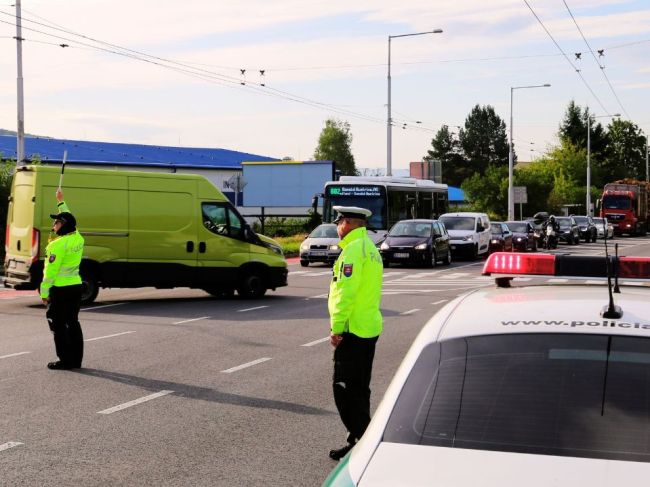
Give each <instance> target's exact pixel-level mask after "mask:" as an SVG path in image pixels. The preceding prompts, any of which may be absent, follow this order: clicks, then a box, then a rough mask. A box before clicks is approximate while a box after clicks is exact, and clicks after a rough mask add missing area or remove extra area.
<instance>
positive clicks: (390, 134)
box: [386, 29, 442, 176]
mask: <svg viewBox="0 0 650 487" xmlns="http://www.w3.org/2000/svg"><path fill="white" fill-rule="evenodd" d="M441 33H442V29H434V30H429V31H427V32H416V33H414V34H400V35H396V36H388V104H387V107H388V119H387V122H386V123H387V127H386V130H387V143H386V145H387V147H386V153H387V154H386V176H392V175H393V146H392V143H393V140H392V139H393V118H392V116H391V111H390V91H391V87H390V43H391V40H392V39H396V38H398V37H412V36H421V35H425V34H441Z"/></svg>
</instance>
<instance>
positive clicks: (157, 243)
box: [4, 165, 288, 303]
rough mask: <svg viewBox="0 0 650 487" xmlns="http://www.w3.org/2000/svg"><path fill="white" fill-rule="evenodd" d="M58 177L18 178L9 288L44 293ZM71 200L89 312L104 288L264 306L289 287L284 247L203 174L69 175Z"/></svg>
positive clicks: (10, 228) (8, 245)
mask: <svg viewBox="0 0 650 487" xmlns="http://www.w3.org/2000/svg"><path fill="white" fill-rule="evenodd" d="M59 178H60V168H58V167H51V166H43V165H27V166H22V167H18V168H17V170H16V174H15V175H14V179H13V183H12V189H11V196H10V197H9V208H8V212H7V229H6V236H5V237H6V238H5V254H6V255H5V261H4V271H5V278H4V284H5V287H11V288H15V289H37V288H38V286H39V285H40V282H41V279H42V276H43V259H44V256H45V247H46V246H47V243H48V241H49V240H50V239H51V238H53V237H54V235H52V234H51V233H50V232H51V226H52V220H51V219H50V217H49V215H50V214H51V213H55V212H56V198H55V193H56V189H57V187H58V184H59ZM62 189H63V192H64V197H65V201H66V203H67V204H68V206H69V208H70V211H71V212H72V213H73V214H74V215H75V217H76V219H77V227H78V230H79V231H80V232H81V234H82V236H83V237H84V239H85V250H84V258H83V261H82V263H81V268H80V274H81V278H82V281H83V298H82V302H83V303H90V302H92V301H94V300H95V298H96V297H97V294H98V292H99V289H100V288H110V287H120V288H137V287H155V288H159V289H167V288H176V287H190V288H198V289H203V290H205V291H206V292H208V293H210V294H212V295H214V296H219V297H227V296H231V295H233V294H234V292H235V291H237V293H238V294H239V295H240V296H242V297H245V298H260V297H262V296H263V295H264V294H265V293H266V291H267V290H268V289H272V290H275V289H276V288H278V287H281V286H286V285H287V275H288V272H287V263H286V261H285V259H284V255H283V253H282V249H281V247H280V245H279V244H278V243H277V242H275V241H273V240H272V239H270V238H268V237H265V236H263V235H258V234H256V233H255V232H253V230H252V229H251V228H250V227H249V226H248V225H247V224H246V222H245V220H244V218H242V216H241V215H240V214H239V213H238V212H237V210H236V208H234V207H233V206H232V205H231V203H230V201H229V200H228V198H227V197H226V196H224V195H223V193H222V192H221V191H219V190H218V189H217V188H216V187H215V186H214V185H213V184H212V183H210V182H209V181H208V180H207V179H205V178H204V177H202V176H199V175H193V174H164V173H152V172H137V171H131V170H106V169H74V168H71V169H68V170H66V171H65V181H64V187H63V188H62Z"/></svg>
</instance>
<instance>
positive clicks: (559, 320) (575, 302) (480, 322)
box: [417, 285, 650, 345]
mask: <svg viewBox="0 0 650 487" xmlns="http://www.w3.org/2000/svg"><path fill="white" fill-rule="evenodd" d="M607 299H608V294H607V286H603V285H596V286H585V285H582V286H574V285H561V286H530V287H512V288H497V287H494V288H484V289H480V290H476V291H474V292H471V293H468V294H466V295H464V296H461V297H459V298H457V299H455V300H454V301H452V302H450V303H449V304H447V305H446V306H445V307H444V308H443V309H441V310H440V312H439V313H438V314H436V315H435V316H434V317H433V318H432V319H431V320H429V322H428V323H427V324H426V325H425V326H424V328H423V330H422V333H421V334H420V336H419V337H418V339H417V341H418V342H423V343H421V345H425V344H427V343H432V342H435V341H443V340H449V339H452V338H461V337H469V336H477V335H496V334H509V333H578V334H580V333H594V334H616V335H629V336H644V337H650V313H649V312H648V302H650V288H649V287H626V288H624V289H623V290H622V292H621V294H616V298H615V299H616V304H617V305H619V306H620V307H621V308H622V309H623V311H624V314H623V316H622V318H620V319H605V318H602V317H601V316H600V312H601V310H602V309H603V307H604V306H605V305H606V304H607V302H608V301H607Z"/></svg>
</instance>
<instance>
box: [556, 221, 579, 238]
mask: <svg viewBox="0 0 650 487" xmlns="http://www.w3.org/2000/svg"><path fill="white" fill-rule="evenodd" d="M555 221H556V222H557V223H558V225H560V234H559V235H558V238H559V241H560V242H566V243H568V244H569V245H574V244H575V245H578V244H579V243H580V228H579V227H578V224H577V223H576V221H575V219H574V218H573V217H572V216H558V217H555Z"/></svg>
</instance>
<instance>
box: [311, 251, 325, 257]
mask: <svg viewBox="0 0 650 487" xmlns="http://www.w3.org/2000/svg"><path fill="white" fill-rule="evenodd" d="M311 255H314V256H317V255H327V251H326V250H312V251H311Z"/></svg>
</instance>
